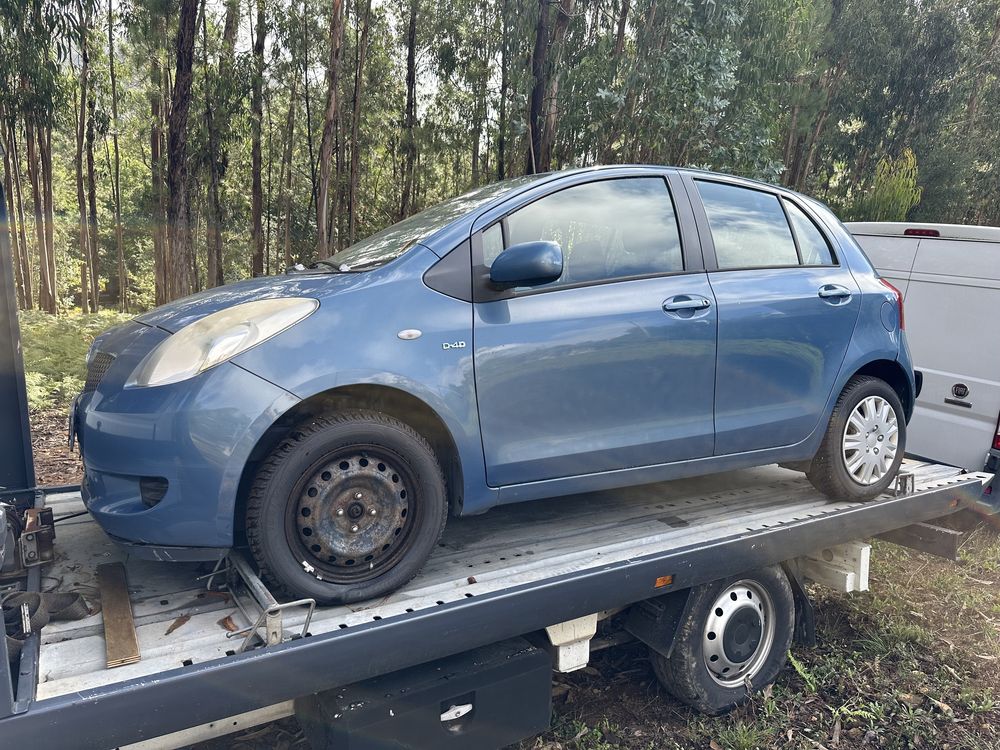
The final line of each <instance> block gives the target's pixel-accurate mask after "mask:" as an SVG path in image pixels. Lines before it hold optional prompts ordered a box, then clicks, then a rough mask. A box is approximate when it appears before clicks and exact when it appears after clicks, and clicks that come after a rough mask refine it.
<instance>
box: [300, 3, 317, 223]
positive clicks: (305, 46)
mask: <svg viewBox="0 0 1000 750" xmlns="http://www.w3.org/2000/svg"><path fill="white" fill-rule="evenodd" d="M307 18H308V15H307V13H306V0H302V90H303V99H304V100H305V105H306V146H307V147H308V148H309V182H310V184H311V186H312V191H311V192H310V193H309V208H310V209H312V208H314V207H316V206H317V204H316V191H317V189H318V188H317V184H316V154H314V153H313V123H312V104H311V101H312V100H311V97H310V95H309V88H310V87H309V24H308V23H307V22H306V19H307Z"/></svg>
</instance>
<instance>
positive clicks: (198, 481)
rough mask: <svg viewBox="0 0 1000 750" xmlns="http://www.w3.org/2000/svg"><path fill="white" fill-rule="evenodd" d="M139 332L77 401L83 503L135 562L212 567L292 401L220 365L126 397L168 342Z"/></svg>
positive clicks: (160, 335) (228, 539)
mask: <svg viewBox="0 0 1000 750" xmlns="http://www.w3.org/2000/svg"><path fill="white" fill-rule="evenodd" d="M135 325H136V326H138V324H135ZM141 328H143V329H145V330H142V329H140V328H135V329H133V330H132V331H131V334H130V336H129V338H130V339H131V341H124V342H122V343H123V348H122V349H121V350H119V353H118V354H117V355H116V360H115V364H114V365H113V366H112V368H111V369H110V370H109V371H108V373H107V376H106V377H105V378H104V380H103V381H102V382H101V384H100V385H99V386H98V387H97V388H96V390H95V391H94V392H92V393H87V394H84V395H83V396H81V397H80V398H79V399H78V400H77V402H76V406H75V413H74V414H73V415H72V421H73V423H74V424H75V429H76V434H77V436H78V438H79V443H80V448H81V453H82V454H83V462H84V482H83V496H84V501H85V502H86V504H87V508H88V509H89V510H90V512H91V514H92V515H93V516H94V518H95V519H96V520H97V522H98V523H99V524H100V525H101V526H102V527H103V528H104V530H105V531H106V532H107V533H108V534H109V535H111V536H112V537H114V538H115V540H116V541H118V542H121V543H123V544H125V545H128V546H130V548H132V550H133V551H134V552H136V553H137V555H138V556H140V557H145V558H150V559H188V560H191V559H217V558H218V557H219V556H220V552H219V551H220V550H222V551H224V550H225V549H227V548H229V547H231V546H232V545H233V538H234V528H233V521H234V514H235V509H236V500H237V494H238V491H239V485H240V480H241V478H242V476H243V471H244V469H245V467H246V465H247V461H248V460H249V458H250V455H251V452H252V451H253V449H254V447H255V446H256V445H257V443H258V441H259V440H260V438H261V437H262V436H263V435H264V433H265V432H266V430H267V429H268V427H270V426H271V425H272V424H274V422H275V421H276V420H277V419H278V418H279V417H280V416H281V415H282V414H284V413H285V412H286V411H287V410H288V409H290V408H291V407H292V406H294V405H295V404H296V403H297V402H298V399H297V398H296V397H295V396H293V395H292V394H290V393H288V392H287V391H285V390H283V389H281V388H279V387H277V386H275V385H273V384H272V383H269V382H268V381H266V380H263V379H261V378H259V377H257V376H256V375H253V374H252V373H250V372H248V371H247V370H244V369H242V368H240V367H238V366H237V365H234V364H232V363H228V362H227V363H224V364H222V365H219V366H218V367H215V368H213V369H211V370H208V371H206V372H204V373H202V374H201V375H198V376H197V377H194V378H192V379H190V380H187V381H184V382H182V383H175V384H172V385H167V386H159V387H154V388H124V387H123V384H124V382H125V379H126V378H127V377H128V376H129V374H130V373H131V371H132V369H133V368H134V366H135V364H137V363H138V361H139V360H140V359H141V357H142V356H144V355H145V353H146V352H148V351H149V350H150V349H151V348H152V345H155V343H157V342H158V341H160V340H162V339H163V338H165V337H166V334H165V333H164V332H163V331H159V330H158V329H151V328H148V327H146V326H142V327H141ZM151 344H152V345H151ZM151 484H152V485H153V486H155V487H156V488H157V490H158V491H157V492H154V493H152V494H151V493H150V492H149V487H150V485H151ZM175 548H182V549H175ZM191 548H200V549H199V550H195V549H191Z"/></svg>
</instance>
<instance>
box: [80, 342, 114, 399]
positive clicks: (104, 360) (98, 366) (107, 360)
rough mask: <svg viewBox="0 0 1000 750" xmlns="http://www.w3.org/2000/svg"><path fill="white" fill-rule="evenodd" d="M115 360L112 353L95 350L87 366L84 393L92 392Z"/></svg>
mask: <svg viewBox="0 0 1000 750" xmlns="http://www.w3.org/2000/svg"><path fill="white" fill-rule="evenodd" d="M114 361H115V358H114V355H112V354H106V353H105V352H97V353H96V354H94V357H93V359H91V360H90V364H89V365H88V366H87V381H86V382H85V383H84V384H83V392H84V393H93V392H94V391H96V390H97V386H99V385H100V384H101V381H102V380H103V379H104V376H105V375H107V374H108V370H109V369H110V368H111V364H112V363H113V362H114Z"/></svg>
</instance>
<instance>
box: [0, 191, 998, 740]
mask: <svg viewBox="0 0 1000 750" xmlns="http://www.w3.org/2000/svg"><path fill="white" fill-rule="evenodd" d="M2 206H3V201H2V200H0V207H2ZM0 211H2V208H0ZM0 219H2V216H0ZM2 243H3V232H2V231H0V295H2V299H0V374H2V375H3V378H0V391H2V392H0V455H3V456H5V457H6V458H5V459H4V462H3V463H2V465H0V469H2V471H3V473H2V475H0V485H2V486H4V487H5V488H6V489H5V490H3V491H2V492H0V502H4V503H7V504H8V505H9V506H12V508H13V510H11V511H10V513H6V514H5V513H0V550H2V552H0V562H3V563H4V566H3V569H5V570H10V569H11V568H12V567H13V568H18V571H17V573H18V574H17V575H14V576H12V577H8V578H7V579H5V580H0V591H2V590H3V589H4V588H7V589H16V590H26V591H60V592H78V593H81V592H82V593H83V594H84V596H85V597H86V598H87V599H88V600H89V601H90V602H91V603H93V602H95V601H97V599H98V597H97V591H98V589H99V582H98V572H97V571H98V566H100V565H103V564H107V563H116V562H120V563H122V565H123V567H124V571H125V574H126V577H127V593H128V596H127V601H128V604H129V605H130V606H129V607H126V612H127V613H128V610H129V609H130V613H128V614H127V619H130V620H131V621H130V622H129V623H128V624H129V625H131V626H134V630H135V633H136V636H137V645H138V651H139V652H140V654H141V656H140V657H139V658H138V660H132V661H131V663H125V664H123V665H121V666H115V667H113V668H109V667H108V653H107V644H108V639H106V634H107V633H108V632H109V628H111V627H112V625H111V624H110V623H109V622H108V621H106V620H107V619H110V615H108V612H109V610H108V607H107V605H105V608H104V612H103V613H102V612H97V613H95V614H91V615H89V616H86V617H83V618H82V619H76V620H69V621H53V622H50V623H49V624H47V625H45V626H44V627H42V628H41V629H40V630H37V631H35V630H33V631H32V632H31V633H30V634H29V635H28V636H27V638H26V639H25V640H23V645H22V647H21V650H20V654H19V657H18V658H17V659H16V660H15V661H14V662H13V664H12V665H9V663H8V655H7V641H6V640H4V639H0V746H2V747H4V748H22V747H42V748H60V747H74V748H110V747H130V748H152V747H157V748H171V747H183V746H186V745H189V744H191V743H193V742H196V741H200V740H205V739H208V738H211V737H215V736H220V735H224V734H227V733H230V732H235V731H238V730H241V729H244V728H246V727H251V726H255V725H257V724H261V723H264V722H267V721H272V720H275V719H278V718H281V717H285V716H291V715H295V716H297V717H298V718H299V720H300V722H302V723H303V725H304V727H305V729H306V733H307V735H308V737H309V739H310V742H311V744H312V745H313V746H314V747H316V748H326V747H329V748H376V747H377V748H385V747H414V748H452V747H455V748H459V747H461V748H477V749H482V750H487V749H488V748H491V747H492V748H496V747H500V746H503V745H506V744H509V743H512V742H515V741H517V740H519V739H522V738H524V737H528V736H531V735H532V734H534V733H537V732H539V731H543V730H544V729H545V728H546V727H547V726H548V722H549V716H550V710H551V703H550V694H551V690H550V687H551V672H552V670H553V669H554V670H557V671H571V670H573V669H579V668H581V667H583V666H585V665H586V664H587V661H588V659H589V656H590V653H591V651H592V650H596V649H598V648H603V647H606V646H610V645H614V644H616V643H619V642H621V641H623V640H625V639H631V638H637V639H639V640H640V641H643V642H644V643H646V644H647V645H648V646H649V648H650V649H651V650H652V651H654V652H658V653H660V654H663V655H668V654H669V653H670V652H671V649H672V648H673V646H674V642H675V636H676V634H678V633H680V632H682V631H683V629H684V626H685V623H690V622H692V621H695V620H698V619H699V618H700V619H701V620H704V618H705V616H706V615H705V612H704V611H699V606H704V605H698V602H699V601H700V598H699V597H698V596H696V594H697V592H698V591H699V587H704V586H707V585H711V584H712V583H713V582H717V581H720V580H723V579H730V578H732V577H738V576H741V575H744V574H747V573H750V572H751V571H755V570H759V569H761V568H764V567H766V566H772V565H779V564H780V565H781V566H782V570H784V572H785V574H786V575H787V577H788V580H789V583H790V585H791V588H792V592H793V595H794V596H793V600H792V601H793V602H794V613H792V612H788V611H786V612H783V613H782V612H779V613H778V615H779V616H780V615H782V614H783V615H785V616H786V617H794V622H795V635H796V639H797V640H798V641H799V642H805V643H809V642H810V641H811V640H812V639H813V638H814V635H813V628H812V609H811V606H810V604H809V598H808V594H807V591H806V588H805V584H807V583H808V582H810V581H812V582H816V583H821V584H825V585H828V586H832V587H834V588H837V589H839V590H841V591H856V590H864V589H866V588H867V586H868V580H867V579H868V563H869V555H870V551H871V547H870V546H869V545H868V544H867V543H866V541H865V540H868V539H870V538H872V537H877V536H878V537H883V538H886V539H888V540H890V541H893V542H896V543H901V544H906V545H908V546H912V547H915V548H917V549H922V550H924V551H928V552H934V553H937V554H941V555H943V556H946V557H954V556H955V554H956V551H957V546H958V544H959V542H960V540H961V537H962V533H963V531H962V530H963V529H965V528H967V527H968V526H969V523H970V521H975V520H976V519H977V517H978V516H977V514H985V513H992V512H996V510H997V508H995V507H992V506H991V505H990V501H991V500H994V499H995V498H996V495H995V494H989V491H990V490H992V487H991V486H990V485H991V483H992V480H993V478H992V476H991V475H990V474H986V473H965V472H963V471H962V470H960V469H955V468H951V467H948V466H942V465H939V464H934V463H929V462H917V461H909V460H908V461H907V462H906V463H905V464H904V466H903V469H902V471H901V474H900V478H899V480H898V481H897V485H896V487H895V488H894V490H893V491H891V492H888V493H886V494H885V495H884V496H882V497H881V498H879V499H877V500H875V501H873V502H869V503H864V504H859V503H850V502H831V501H829V500H828V499H826V498H824V497H823V496H821V495H820V494H818V493H817V492H816V491H815V490H814V489H813V488H812V487H811V485H810V484H809V483H808V481H807V480H806V479H805V478H804V477H803V475H802V474H801V473H798V472H794V471H791V470H787V469H783V468H779V467H776V466H770V467H763V468H759V469H752V470H747V471H739V472H730V473H726V474H720V475H715V476H709V477H701V478H697V479H687V480H680V481H675V482H669V483H663V484H658V485H649V486H645V487H636V488H632V489H628V490H619V491H613V492H610V491H609V492H600V493H595V494H588V495H580V496H573V497H566V498H561V499H556V500H551V501H547V502H535V503H527V504H523V505H513V506H506V507H501V508H498V509H495V510H493V511H491V512H490V513H489V514H487V515H484V516H481V517H477V518H470V519H453V520H452V521H450V522H449V524H448V527H447V530H446V532H445V534H444V536H443V538H442V540H441V542H440V544H439V547H438V548H437V550H436V551H435V553H434V554H433V555H432V556H431V558H430V560H429V561H428V563H427V565H426V567H425V568H424V570H423V571H422V572H421V573H420V574H419V575H418V576H417V578H416V579H414V580H413V581H412V582H411V583H410V584H409V585H407V586H406V587H405V588H403V589H402V590H400V591H398V592H396V593H394V594H392V595H390V596H387V597H385V598H382V599H379V600H377V601H371V602H366V603H362V604H359V605H353V606H340V607H316V606H315V604H314V603H313V602H312V601H310V600H305V601H298V602H289V603H282V602H278V601H276V600H275V598H274V596H272V594H271V592H269V591H268V589H267V587H266V586H265V585H264V584H263V583H262V582H261V580H260V578H258V576H257V575H256V573H255V571H254V569H253V567H252V565H250V563H249V562H248V561H247V558H246V557H245V556H244V554H243V553H242V552H241V551H240V550H235V551H233V552H232V553H231V554H230V555H229V556H228V557H226V558H225V559H223V560H222V561H220V562H219V563H218V565H215V566H214V567H213V566H212V565H211V564H204V563H203V564H194V563H191V564H185V563H170V564H167V563H157V562H148V561H142V560H136V559H132V558H129V557H128V556H127V554H126V553H125V552H123V551H122V550H121V549H120V548H118V547H117V546H116V545H115V544H114V543H113V542H112V541H111V540H110V539H109V538H108V537H107V536H106V535H105V534H104V533H103V532H102V531H101V529H100V528H99V527H98V526H97V524H96V523H94V522H93V520H92V519H91V518H90V517H89V515H88V514H87V513H86V509H85V507H84V505H83V503H82V500H81V498H80V494H79V489H78V488H76V487H63V488H48V489H45V488H41V489H39V488H35V487H34V469H33V465H32V462H31V451H30V441H29V439H28V426H27V407H26V397H25V392H24V383H23V371H22V369H21V363H20V356H19V346H18V338H17V335H18V334H17V324H16V311H15V310H14V309H13V307H14V306H13V293H12V290H11V281H10V278H9V276H8V274H9V269H10V263H9V255H8V254H7V249H6V247H5V246H4V245H3V244H2ZM22 457H23V460H22ZM12 518H13V519H15V521H16V523H15V524H14V525H13V527H8V521H9V519H12ZM5 541H6V544H4V542H5ZM711 606H714V605H711ZM118 611H119V612H120V608H118ZM105 615H108V616H107V618H106V617H105ZM15 616H16V613H15ZM116 616H117V613H116ZM119 626H120V623H116V624H115V625H114V627H116V628H117V627H119ZM29 629H30V628H25V630H29ZM127 629H128V628H126V630H127ZM780 656H781V657H782V658H783V656H784V655H783V654H782V655H780Z"/></svg>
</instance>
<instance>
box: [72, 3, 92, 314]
mask: <svg viewBox="0 0 1000 750" xmlns="http://www.w3.org/2000/svg"><path fill="white" fill-rule="evenodd" d="M77 11H78V13H79V15H80V26H81V28H82V29H85V28H86V25H85V21H84V17H83V4H82V3H79V2H78V3H77ZM89 72H90V52H89V49H88V44H87V34H86V31H83V32H81V35H80V99H79V102H77V98H76V96H75V94H74V96H73V103H74V105H78V111H77V122H76V205H77V210H78V213H79V221H80V223H79V226H78V229H79V232H78V235H77V236H78V238H79V243H80V257H81V259H82V260H81V263H82V266H81V268H80V311H81V312H88V311H89V310H90V290H91V284H90V273H89V271H90V269H89V266H90V257H91V254H90V232H89V231H88V227H87V194H86V190H85V188H84V179H83V143H84V139H85V138H86V133H87V114H88V111H89V110H88V109H87V100H88V98H89V90H88V89H89V86H90V75H89Z"/></svg>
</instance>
